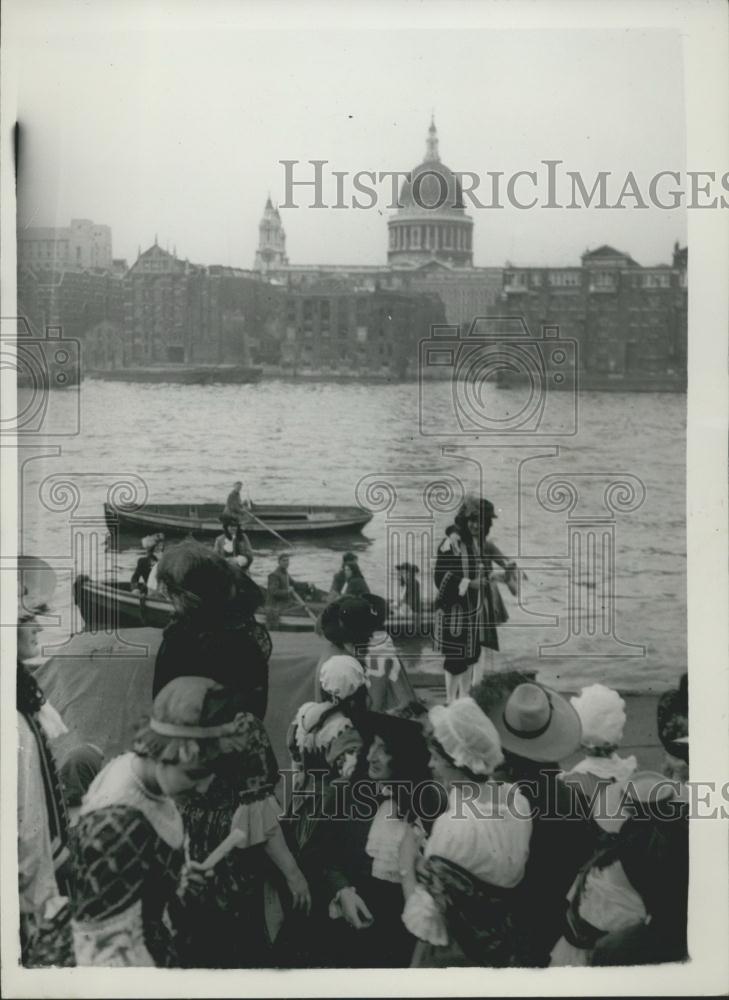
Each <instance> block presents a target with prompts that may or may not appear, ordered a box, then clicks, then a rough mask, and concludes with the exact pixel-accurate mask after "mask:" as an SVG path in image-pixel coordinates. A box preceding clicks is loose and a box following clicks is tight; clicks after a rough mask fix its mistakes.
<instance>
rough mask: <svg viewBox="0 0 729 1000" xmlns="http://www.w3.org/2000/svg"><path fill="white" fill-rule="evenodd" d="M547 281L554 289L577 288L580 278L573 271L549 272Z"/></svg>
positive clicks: (580, 281)
mask: <svg viewBox="0 0 729 1000" xmlns="http://www.w3.org/2000/svg"><path fill="white" fill-rule="evenodd" d="M548 280H549V284H550V285H552V287H554V288H577V287H579V285H580V284H581V283H582V276H581V275H580V274H579V273H577V272H575V271H550V272H549V279H548Z"/></svg>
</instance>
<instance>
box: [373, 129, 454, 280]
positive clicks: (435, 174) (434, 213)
mask: <svg viewBox="0 0 729 1000" xmlns="http://www.w3.org/2000/svg"><path fill="white" fill-rule="evenodd" d="M387 229H388V250H387V261H388V263H389V264H391V265H393V266H396V267H420V266H422V265H423V264H432V263H434V262H437V263H438V264H442V265H445V266H446V267H451V268H452V267H473V232H472V230H473V219H471V217H470V216H469V215H467V214H466V212H465V209H464V205H463V190H462V187H461V182H460V180H459V179H458V178H457V177H456V176H455V174H454V173H453V171H452V170H451V169H450V167H447V166H446V165H445V163H443V162H441V158H440V154H439V152H438V133H437V131H436V128H435V122H433V121H431V123H430V128H429V129H428V139H427V143H426V147H425V158H424V159H423V162H422V163H419V164H418V166H417V167H415V169H414V170H413V171H411V173H410V176H409V177H408V178H407V179H406V180H405V181H403V183H402V186H401V188H400V196H399V204H398V208H397V211H396V212H395V213H394V214H393V215H392V216H391V217H390V219H389V220H388V223H387Z"/></svg>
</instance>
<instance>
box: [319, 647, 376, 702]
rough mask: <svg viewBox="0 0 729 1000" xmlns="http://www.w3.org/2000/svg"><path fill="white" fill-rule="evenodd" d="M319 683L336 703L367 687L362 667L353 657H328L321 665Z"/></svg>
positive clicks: (367, 683) (367, 681)
mask: <svg viewBox="0 0 729 1000" xmlns="http://www.w3.org/2000/svg"><path fill="white" fill-rule="evenodd" d="M319 683H320V685H321V688H322V691H326V692H327V693H328V694H330V695H331V696H332V697H333V698H334V699H335V700H336V701H342V700H343V699H344V698H349V696H350V695H353V694H354V692H355V691H357V690H358V689H359V688H361V687H363V686H364V685H369V680H368V679H367V675H366V674H365V672H364V669H363V668H362V665H361V664H360V663H359V662H358V661H357V660H355V658H354V657H353V656H345V655H343V654H342V655H337V656H330V657H329V659H328V660H326V661H325V662H324V663H322V665H321V670H320V671H319Z"/></svg>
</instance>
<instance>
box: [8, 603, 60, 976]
mask: <svg viewBox="0 0 729 1000" xmlns="http://www.w3.org/2000/svg"><path fill="white" fill-rule="evenodd" d="M40 631H41V628H40V625H39V624H38V622H37V619H36V617H35V614H33V613H32V612H29V611H27V610H26V609H25V608H22V609H21V611H20V613H19V616H18V629H17V660H16V675H15V677H16V708H17V725H18V745H17V759H18V892H19V904H20V944H21V961H22V962H23V965H25V966H27V967H30V968H36V967H43V966H47V965H62V966H70V965H73V964H74V957H73V947H72V940H71V928H70V918H71V911H70V908H69V896H70V894H71V890H72V870H71V864H70V861H71V858H70V853H69V843H70V838H69V822H68V814H67V809H66V804H65V800H64V796H63V791H62V785H61V781H60V778H59V774H58V771H57V768H56V764H55V760H54V757H53V753H52V751H51V747H50V742H51V741H52V740H53V739H55V738H56V737H58V736H60V735H62V734H63V733H65V732H68V730H67V729H66V727H65V725H64V723H63V720H62V719H61V718H60V716H59V715H58V713H57V712H56V711H55V709H54V708H53V707H52V706H51V705H50V704H49V702H48V701H47V700H46V697H45V695H44V694H43V691H42V690H41V688H40V686H39V685H38V683H37V681H36V680H35V678H34V677H33V675H32V673H31V672H30V670H29V669H28V667H27V666H26V661H29V660H33V659H34V658H35V657H37V656H38V655H39V653H40V647H39V643H38V634H39V633H40Z"/></svg>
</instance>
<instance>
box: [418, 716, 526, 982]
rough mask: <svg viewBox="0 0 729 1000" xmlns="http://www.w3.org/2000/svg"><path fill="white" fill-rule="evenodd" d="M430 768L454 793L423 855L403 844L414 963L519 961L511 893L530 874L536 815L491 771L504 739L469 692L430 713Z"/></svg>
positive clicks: (449, 797) (460, 963) (441, 963)
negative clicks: (415, 941)
mask: <svg viewBox="0 0 729 1000" xmlns="http://www.w3.org/2000/svg"><path fill="white" fill-rule="evenodd" d="M429 714H430V722H431V725H432V733H431V735H430V738H429V739H430V745H431V755H430V767H431V772H432V774H433V777H434V778H435V780H436V781H438V782H440V783H441V784H442V785H443V786H444V787H445V789H446V790H447V791H448V809H447V810H446V812H445V813H444V814H443V815H442V816H439V817H438V819H437V820H436V821H435V823H434V825H433V829H432V831H431V833H430V836H429V837H428V839H427V841H426V843H425V848H424V851H423V856H422V858H421V859H419V858H418V853H419V845H418V843H417V839H416V838H415V836H414V835H413V833H412V832H410V831H409V832H408V833H407V834H406V836H405V837H404V838H403V841H402V845H401V847H400V874H401V877H402V884H403V889H404V893H405V897H406V900H407V902H406V904H405V910H404V912H403V921H404V923H405V926H406V927H407V929H408V930H409V931H410V932H411V934H413V935H414V936H415V937H416V938H418V942H419V943H418V946H417V948H416V950H415V955H414V957H413V961H412V965H413V966H421V967H422V966H438V967H440V966H446V965H461V966H463V965H480V966H507V965H518V964H519V960H518V958H519V941H518V940H517V939H516V938H517V935H516V934H515V931H514V929H513V926H512V921H511V904H512V899H511V891H512V890H513V888H514V887H515V886H517V885H518V884H519V882H520V881H521V879H522V876H523V874H524V869H525V866H526V862H527V858H528V855H529V839H530V836H531V821H530V819H529V806H528V804H527V801H526V799H525V798H524V796H523V795H522V794H521V793H520V792H519V791H517V790H516V788H514V787H513V786H512V785H509V784H505V783H501V782H497V781H494V780H493V779H492V775H493V773H494V771H495V770H496V768H497V767H498V766H499V764H500V763H501V761H502V759H503V756H502V753H501V746H500V741H499V735H498V733H497V731H496V729H495V727H494V725H493V724H492V722H491V721H490V720H489V718H488V717H487V716H486V715H485V714H484V713H483V712H482V711H481V709H480V708H479V707H478V705H477V704H476V702H475V701H474V700H473V699H472V698H468V697H467V698H460V699H457V700H456V701H454V702H452V703H451V704H450V705H448V706H447V707H444V706H442V705H437V706H435V707H434V708H432V709H431V710H430V713H429Z"/></svg>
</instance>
